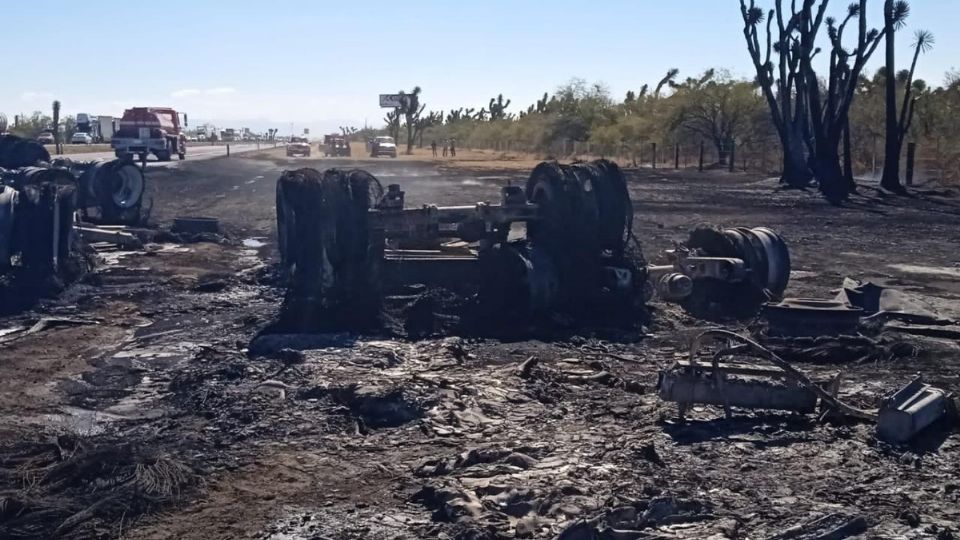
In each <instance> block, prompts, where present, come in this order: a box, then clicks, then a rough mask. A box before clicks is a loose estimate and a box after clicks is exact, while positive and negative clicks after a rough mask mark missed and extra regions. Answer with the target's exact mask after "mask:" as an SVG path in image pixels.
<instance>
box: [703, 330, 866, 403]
mask: <svg viewBox="0 0 960 540" xmlns="http://www.w3.org/2000/svg"><path fill="white" fill-rule="evenodd" d="M706 338H727V339H732V340H735V341H739V342H740V343H743V344H744V345H746V346H747V347H748V348H749V349H751V350H753V352H754V353H756V354H757V355H758V356H760V357H761V358H764V359H766V360H769V361H770V362H771V363H772V364H774V365H775V366H777V367H779V368H780V369H782V370H783V371H784V374H785V375H786V376H787V377H788V378H790V379H792V380H794V381H796V382H797V383H798V384H799V385H800V386H802V387H804V388H806V389H807V390H809V391H811V392H813V393H814V394H816V395H817V397H819V398H820V400H821V401H822V402H823V403H825V404H827V405H828V406H829V407H830V408H832V409H833V410H835V411H837V412H839V413H842V414H845V415H847V416H852V417H854V418H860V419H863V420H868V421H870V422H876V421H877V414H876V413H873V412H870V411H864V410H862V409H858V408H856V407H853V406H851V405H847V404H846V403H844V402H842V401H840V400H839V399H837V398H835V397H834V396H832V395H830V393H829V392H827V391H826V390H824V389H823V388H820V386H818V385H817V384H816V383H814V382H813V381H811V380H810V378H809V377H807V376H806V375H804V374H803V372H801V371H799V370H797V369H796V368H794V367H793V366H791V365H790V364H789V363H788V362H787V361H786V360H784V359H783V358H780V357H779V356H777V355H776V354H774V353H773V351H771V350H769V349H767V348H766V347H764V346H763V345H760V344H759V343H757V342H756V341H753V340H752V339H750V338H747V337H744V336H741V335H740V334H737V333H735V332H730V331H729V330H720V329H714V330H707V331H705V332H702V333H700V334H699V335H697V337H695V338H694V339H693V343H691V344H690V365H696V355H697V352H698V351H699V350H700V347H701V345H703V342H704V341H705V340H706Z"/></svg>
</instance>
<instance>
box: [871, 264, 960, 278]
mask: <svg viewBox="0 0 960 540" xmlns="http://www.w3.org/2000/svg"><path fill="white" fill-rule="evenodd" d="M887 268H892V269H894V270H897V271H900V272H904V273H907V274H919V275H923V276H937V277H946V278H955V279H960V268H953V267H950V266H921V265H918V264H888V265H887Z"/></svg>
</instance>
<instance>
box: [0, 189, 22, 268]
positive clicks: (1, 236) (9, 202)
mask: <svg viewBox="0 0 960 540" xmlns="http://www.w3.org/2000/svg"><path fill="white" fill-rule="evenodd" d="M18 197H19V193H18V192H17V190H15V189H13V188H12V187H9V186H4V185H2V184H0V273H3V272H4V271H5V270H6V269H7V268H8V267H9V266H10V257H11V256H12V255H13V245H14V241H13V223H14V221H15V218H16V214H15V212H16V208H17V199H18Z"/></svg>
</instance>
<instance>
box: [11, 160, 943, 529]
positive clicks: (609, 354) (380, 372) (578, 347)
mask: <svg viewBox="0 0 960 540" xmlns="http://www.w3.org/2000/svg"><path fill="white" fill-rule="evenodd" d="M340 161H341V160H336V161H335V160H323V162H320V161H314V162H305V161H303V160H283V159H282V158H276V157H273V156H264V157H255V158H231V159H219V160H211V161H208V162H204V163H191V162H187V163H185V164H184V166H183V167H182V168H180V169H174V170H169V171H158V172H156V173H154V174H153V177H152V179H151V190H152V193H153V198H154V206H153V208H154V211H153V220H155V221H156V222H158V223H160V224H161V225H162V224H164V223H166V224H169V221H170V220H171V219H172V217H173V216H176V215H209V216H215V217H218V218H220V220H221V224H222V227H223V229H224V230H225V231H226V232H227V234H228V235H229V236H230V237H231V238H234V239H236V240H241V239H254V240H253V241H250V242H247V243H246V245H244V243H242V242H240V241H236V242H232V243H230V244H209V243H204V244H191V245H175V244H165V245H162V246H155V247H151V249H150V250H149V251H147V252H146V253H136V254H130V255H126V256H117V257H114V258H112V262H111V263H110V264H108V265H107V266H106V267H105V268H104V269H103V270H102V271H101V272H100V273H99V274H98V278H99V279H98V280H97V281H96V282H89V283H86V282H85V283H81V284H78V285H75V286H73V287H72V288H70V289H69V290H68V291H67V292H66V293H65V294H64V295H62V296H61V297H60V298H59V299H57V300H55V301H46V302H44V303H42V304H41V305H40V306H38V307H37V308H36V309H35V310H34V311H31V312H27V313H23V314H19V315H15V316H12V317H8V318H5V319H3V320H2V324H0V328H3V329H9V328H29V327H32V326H33V325H34V324H35V323H36V322H37V321H39V320H40V319H41V318H44V317H47V318H60V319H72V320H75V321H78V322H76V324H64V325H53V326H50V327H49V328H48V329H46V330H43V331H40V332H36V333H34V334H25V333H24V331H15V332H11V333H9V334H6V335H3V336H0V411H2V413H0V441H2V442H0V499H3V501H4V504H2V505H0V508H2V510H0V537H7V536H13V535H14V534H18V535H20V536H21V537H31V535H32V537H34V538H46V537H50V536H52V535H53V534H54V533H57V534H60V535H62V536H67V537H71V536H72V537H75V538H96V537H103V538H108V537H109V538H116V537H118V536H120V535H121V534H122V536H123V537H124V538H151V539H153V538H170V537H174V538H272V539H292V538H336V539H346V538H351V539H354V538H355V539H360V538H364V539H366V538H444V537H445V538H514V537H520V538H523V537H526V538H555V537H558V536H560V537H561V538H563V539H564V540H570V539H580V538H711V537H712V538H766V537H771V536H773V535H774V534H776V533H778V532H780V531H783V530H785V529H787V528H788V527H791V526H794V525H801V524H805V523H811V522H815V520H818V519H821V520H823V521H821V522H816V523H813V525H810V527H809V528H810V529H811V530H812V529H815V528H816V527H821V528H825V529H824V530H829V529H830V528H831V527H833V528H836V527H837V526H839V525H842V524H845V523H853V524H854V525H856V526H859V524H860V523H859V522H857V521H856V519H855V518H857V517H862V518H863V523H862V525H863V526H864V527H866V533H865V536H864V537H876V538H894V537H897V538H938V537H939V538H950V537H951V536H949V535H951V534H957V532H958V531H960V526H958V520H960V510H958V508H960V505H958V502H960V500H958V498H960V475H958V472H957V460H958V457H960V444H958V441H957V436H956V435H955V433H954V432H953V431H950V428H949V426H947V427H946V429H943V430H939V431H936V432H933V433H931V434H930V435H929V436H926V437H923V438H922V439H921V440H918V441H917V442H915V443H913V444H912V445H910V446H905V447H891V446H888V445H885V444H883V443H878V442H877V441H875V440H874V438H873V429H872V426H869V425H866V424H859V423H842V422H841V423H837V422H834V423H818V422H817V421H816V419H815V418H814V417H812V416H810V417H806V416H798V415H790V414H762V413H759V412H753V413H751V412H744V411H740V412H738V413H737V415H736V416H735V418H733V419H731V420H726V419H723V416H722V412H721V411H719V410H716V409H714V408H711V407H702V408H697V409H695V410H693V411H691V412H688V418H689V422H688V423H687V424H685V425H681V424H678V423H676V422H675V418H676V408H675V406H673V405H670V404H665V403H663V402H661V401H660V400H659V399H658V398H657V397H656V395H655V391H654V386H655V384H656V374H657V372H658V370H659V369H661V368H663V367H666V366H668V365H670V364H671V363H672V362H673V361H674V360H675V359H676V358H678V357H682V356H684V355H685V354H686V350H687V346H688V344H689V341H690V338H691V337H692V335H694V334H695V333H696V332H697V331H698V330H699V329H702V328H705V327H707V326H708V323H705V322H701V321H697V320H695V319H693V318H691V317H689V316H688V315H686V314H685V313H683V312H682V311H681V310H679V309H678V308H676V307H673V306H665V305H661V304H656V305H654V306H653V307H652V314H651V323H650V325H649V326H647V327H646V328H644V329H642V331H641V332H637V333H636V334H635V335H631V336H623V335H618V336H610V335H606V334H602V333H597V332H595V329H593V330H581V331H580V332H569V333H567V334H565V335H563V336H561V337H559V338H556V337H554V338H552V339H547V337H549V336H542V337H543V339H539V340H534V339H522V340H512V341H500V340H495V339H488V338H466V337H457V336H449V335H443V334H444V332H443V329H442V328H440V329H439V330H438V331H437V332H436V333H437V335H435V336H431V337H424V338H421V339H416V340H408V339H398V338H396V337H391V334H390V333H389V332H385V333H383V334H381V335H350V334H325V335H320V336H314V338H313V343H311V344H309V345H310V347H307V348H305V350H302V351H294V350H277V351H276V352H274V353H271V354H267V355H263V356H256V357H251V356H250V355H248V354H247V351H246V350H245V348H246V347H247V346H248V344H249V342H250V339H251V338H252V337H253V336H254V335H255V334H256V333H257V332H258V331H260V330H261V329H263V328H264V327H265V326H267V325H268V324H269V323H270V322H271V321H272V320H274V318H275V316H276V314H277V310H278V309H279V307H280V303H281V300H282V296H283V291H282V290H280V289H279V288H277V287H276V286H275V284H274V281H273V280H272V279H271V274H270V268H269V265H270V264H271V262H272V261H273V259H274V257H275V254H274V248H273V245H274V242H275V238H274V231H273V221H274V215H273V199H274V182H275V180H276V178H277V177H278V176H279V173H280V170H281V169H282V168H284V167H287V168H294V167H299V166H303V165H304V164H305V163H309V164H311V165H313V166H318V167H321V166H323V164H324V163H334V162H336V163H337V164H338V165H342V163H340ZM351 165H354V166H366V165H367V163H359V162H356V161H354V162H351ZM369 165H370V166H369V167H368V169H369V170H370V171H371V172H372V173H373V174H374V175H375V176H377V177H378V178H380V179H381V181H383V182H384V183H391V182H392V181H393V179H396V182H397V183H400V184H402V185H403V188H404V190H405V191H406V192H407V201H408V204H409V205H418V204H422V203H436V204H453V203H460V204H462V203H465V202H474V201H479V200H484V199H487V200H496V198H497V197H498V190H499V187H500V186H501V185H503V183H505V182H507V181H512V182H514V183H515V184H521V183H522V182H523V181H524V180H525V178H526V173H525V172H522V171H510V170H504V171H493V172H491V170H490V169H485V170H483V171H482V172H477V171H470V170H447V171H444V173H443V175H441V174H440V173H439V171H438V170H437V169H436V168H435V167H434V166H433V165H432V164H430V163H418V162H411V161H399V162H389V161H373V162H370V163H369ZM391 175H393V176H391ZM629 177H630V180H631V185H630V189H631V195H632V197H633V200H634V205H635V220H634V232H635V234H636V236H637V237H638V238H639V239H640V240H641V242H642V243H643V245H644V249H645V252H646V254H647V256H648V258H650V259H652V260H655V254H656V253H657V252H658V251H659V250H660V249H664V248H668V247H670V245H671V244H670V242H671V241H672V240H675V239H682V238H684V237H685V235H686V232H687V231H688V230H689V228H690V227H691V226H692V225H694V224H696V223H699V222H704V221H707V222H713V223H720V224H723V225H730V226H738V225H744V226H757V225H763V226H768V227H771V228H773V229H776V230H778V231H780V232H782V233H783V234H784V236H785V237H786V238H787V241H788V243H789V245H790V248H791V250H792V256H793V257H792V258H793V261H794V270H795V275H794V279H793V280H792V282H791V285H790V287H789V288H788V294H790V295H791V296H814V297H823V296H832V295H831V294H830V293H829V291H830V289H832V288H835V287H837V286H838V285H839V283H840V280H841V278H842V277H843V276H847V275H850V276H855V277H860V278H864V279H870V280H872V281H875V282H880V283H884V284H887V285H890V286H897V287H901V288H905V289H909V290H911V291H915V292H920V293H923V294H927V295H930V296H932V297H936V298H939V299H941V301H943V302H947V303H951V302H956V300H957V296H958V294H960V281H957V280H956V279H955V278H952V277H951V276H950V274H949V272H940V273H933V274H931V273H929V272H927V273H918V272H912V273H911V272H910V271H909V270H910V269H911V268H913V267H916V266H919V267H923V268H954V267H955V265H956V264H957V260H956V254H955V250H954V249H953V247H952V246H954V245H956V243H957V241H958V240H960V238H958V236H957V235H958V232H957V231H958V230H960V228H958V227H957V225H958V223H960V204H958V203H957V201H956V200H954V199H931V198H924V197H919V198H917V199H903V198H884V197H880V196H875V197H865V196H861V197H859V198H857V199H855V204H854V206H853V208H848V209H836V208H833V207H830V206H829V205H827V204H826V203H824V202H822V201H821V200H820V199H819V198H818V197H817V196H816V194H815V193H801V192H782V193H774V190H775V189H776V184H775V182H773V181H768V180H763V179H760V178H757V177H751V176H745V175H738V176H731V175H727V174H725V173H719V172H714V173H708V174H704V175H700V174H697V173H689V172H684V173H672V172H666V173H661V172H653V171H649V170H644V171H631V172H629ZM862 192H863V193H867V194H872V193H873V192H871V191H870V190H869V188H864V189H863V190H862ZM261 242H264V244H263V245H261ZM898 264H899V265H908V266H906V267H896V266H894V265H898ZM909 265H913V266H909ZM214 282H216V284H217V285H216V286H215V287H213V286H204V284H209V283H214ZM204 291H206V292H204ZM441 300H442V299H441ZM441 303H442V302H441ZM749 322H750V321H743V322H737V321H732V322H730V323H729V327H731V328H732V329H734V330H743V329H744V328H745V327H746V326H747V324H749ZM644 332H645V334H646V335H645V336H644V335H642V334H643V333H644ZM611 337H614V338H615V339H611ZM641 338H642V339H641ZM918 347H921V348H922V349H923V350H922V352H921V353H920V354H917V355H909V356H905V357H882V358H873V359H871V360H870V361H869V362H849V363H840V362H839V361H835V362H816V363H813V362H811V363H804V362H800V361H799V359H798V361H797V364H796V365H797V366H798V367H800V368H802V369H804V370H805V371H806V372H808V373H809V374H811V375H812V376H815V377H818V378H826V377H829V376H832V375H833V374H835V373H836V372H837V370H838V369H841V368H842V369H843V370H844V372H845V374H846V377H845V384H844V386H843V387H842V388H841V394H840V395H841V397H842V398H844V399H845V400H847V401H849V402H851V403H853V404H855V405H858V406H861V407H867V408H869V407H874V408H875V407H876V406H877V405H878V404H879V401H880V399H881V397H882V396H883V395H884V394H885V393H887V392H889V391H891V390H894V389H896V388H898V387H900V386H902V385H903V384H904V383H906V382H907V381H908V380H909V379H910V378H912V376H913V375H914V374H915V373H917V372H920V373H923V374H924V375H925V377H926V378H927V380H928V382H930V383H931V384H934V385H937V386H940V387H943V388H946V389H948V390H951V391H954V392H956V391H958V390H960V376H958V373H960V371H958V364H960V361H958V358H960V357H958V354H957V346H956V343H951V342H948V341H943V342H938V343H931V342H930V341H929V340H928V341H924V342H923V343H918ZM281 349H282V348H281ZM838 356H842V355H838ZM858 358H859V357H858ZM103 456H108V459H106V460H105V461H106V462H110V463H116V464H118V466H117V467H112V468H106V467H93V466H91V465H90V464H91V463H97V462H98V461H97V458H100V457H103ZM101 500H107V501H108V502H106V503H101V504H98V502H99V501H101ZM578 522H582V523H580V524H579V525H577V523H578ZM838 524H839V525H838ZM852 528H853V529H856V528H857V527H852ZM610 530H617V531H624V530H626V531H631V530H632V531H638V532H636V533H622V532H621V533H614V532H610ZM949 531H952V532H949ZM615 534H619V535H621V536H614V535H615ZM624 534H626V536H623V535H624ZM811 534H812V533H811ZM808 536H809V535H808Z"/></svg>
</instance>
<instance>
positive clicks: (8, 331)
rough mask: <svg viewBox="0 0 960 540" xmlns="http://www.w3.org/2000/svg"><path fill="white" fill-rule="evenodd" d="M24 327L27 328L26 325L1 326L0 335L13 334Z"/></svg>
mask: <svg viewBox="0 0 960 540" xmlns="http://www.w3.org/2000/svg"><path fill="white" fill-rule="evenodd" d="M26 329H27V327H26V326H14V327H11V328H3V329H0V337H3V336H6V335H10V334H15V333H17V332H22V331H24V330H26Z"/></svg>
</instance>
